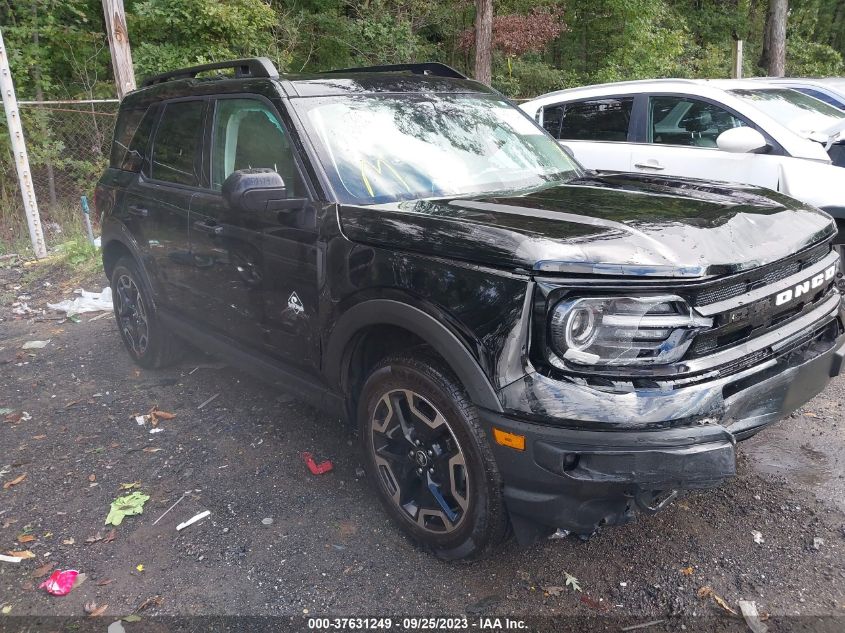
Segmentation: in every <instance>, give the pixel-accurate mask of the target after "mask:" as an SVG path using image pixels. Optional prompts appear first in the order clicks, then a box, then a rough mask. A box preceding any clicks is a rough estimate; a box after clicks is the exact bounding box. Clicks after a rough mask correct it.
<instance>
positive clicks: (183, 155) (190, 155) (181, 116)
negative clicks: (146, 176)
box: [150, 101, 205, 187]
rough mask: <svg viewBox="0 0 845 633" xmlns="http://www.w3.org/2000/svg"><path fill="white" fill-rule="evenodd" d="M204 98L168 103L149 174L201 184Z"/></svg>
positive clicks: (179, 182)
mask: <svg viewBox="0 0 845 633" xmlns="http://www.w3.org/2000/svg"><path fill="white" fill-rule="evenodd" d="M204 114H205V101H177V102H175V103H168V104H167V105H165V107H164V112H163V113H162V115H161V122H160V123H159V124H158V130H157V131H156V137H155V142H154V144H153V157H152V161H151V163H152V164H151V166H150V177H151V178H154V179H156V180H164V181H166V182H174V183H177V184H180V185H188V186H191V187H196V186H199V184H200V178H199V174H200V171H201V167H200V165H201V163H202V130H203V115H204Z"/></svg>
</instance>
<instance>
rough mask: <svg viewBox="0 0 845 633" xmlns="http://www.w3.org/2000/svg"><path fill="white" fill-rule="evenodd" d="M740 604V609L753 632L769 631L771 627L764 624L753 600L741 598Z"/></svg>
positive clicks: (763, 632) (765, 632) (764, 632)
mask: <svg viewBox="0 0 845 633" xmlns="http://www.w3.org/2000/svg"><path fill="white" fill-rule="evenodd" d="M738 604H739V611H740V613H742V617H743V618H744V619H745V623H746V624H747V625H748V628H749V629H751V631H752V633H767V631H768V630H769V627H767V626H766V625H765V624H763V618H761V617H760V612H759V611H758V610H757V604H756V603H755V602H754V601H753V600H740V601H739V603H738Z"/></svg>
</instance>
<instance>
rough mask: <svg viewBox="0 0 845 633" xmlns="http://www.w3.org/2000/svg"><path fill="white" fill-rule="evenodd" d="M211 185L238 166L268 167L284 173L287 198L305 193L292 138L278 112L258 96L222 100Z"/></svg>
mask: <svg viewBox="0 0 845 633" xmlns="http://www.w3.org/2000/svg"><path fill="white" fill-rule="evenodd" d="M213 143H214V144H213V146H212V151H211V174H212V175H211V184H212V187H213V188H214V189H217V190H220V189H221V188H222V186H223V181H225V180H226V178H228V177H229V175H230V174H231V173H232V172H234V171H237V170H239V169H250V168H255V167H264V168H269V169H272V170H274V171H276V172H277V173H279V174H280V175H281V176H282V180H284V181H285V187H286V188H287V192H288V197H302V196H304V188H303V186H302V181H301V179H300V177H299V172H298V170H297V168H296V163H295V162H294V158H293V150H292V148H291V144H290V138H289V137H288V135H287V133H286V132H285V130H284V128H283V127H282V124H281V122H280V121H279V118H278V116H276V113H275V112H274V111H272V110H271V109H270V108H269V107H268V106H267V105H265V104H264V103H263V102H261V101H258V100H257V99H221V100H219V101H218V102H217V111H216V114H215V117H214V142H213Z"/></svg>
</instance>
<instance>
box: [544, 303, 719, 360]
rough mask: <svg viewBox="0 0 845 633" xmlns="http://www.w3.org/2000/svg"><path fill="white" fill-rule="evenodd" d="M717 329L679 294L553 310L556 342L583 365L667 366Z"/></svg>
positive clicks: (561, 353) (556, 347)
mask: <svg viewBox="0 0 845 633" xmlns="http://www.w3.org/2000/svg"><path fill="white" fill-rule="evenodd" d="M712 324H713V321H712V319H708V318H705V317H702V316H700V315H699V314H697V313H696V312H695V311H694V310H693V309H692V308H691V307H690V305H689V304H688V303H687V302H686V301H685V300H684V299H682V298H681V297H677V296H674V295H663V296H655V297H586V298H581V299H564V300H563V301H561V302H560V303H558V304H557V305H556V306H555V307H554V309H553V310H552V315H551V322H550V330H551V343H552V347H553V348H554V351H555V353H556V354H557V355H558V356H560V358H562V359H563V360H564V361H567V362H568V363H574V364H578V365H593V366H596V365H665V364H668V363H674V362H676V361H678V360H680V359H681V358H682V357H683V355H684V353H685V352H686V351H687V348H688V347H689V346H690V343H692V339H693V338H694V337H695V334H696V333H697V332H698V331H700V330H702V329H705V328H708V327H710V326H711V325H712Z"/></svg>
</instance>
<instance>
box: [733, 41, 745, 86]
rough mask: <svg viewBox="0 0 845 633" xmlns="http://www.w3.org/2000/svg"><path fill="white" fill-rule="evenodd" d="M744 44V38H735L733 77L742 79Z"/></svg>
mask: <svg viewBox="0 0 845 633" xmlns="http://www.w3.org/2000/svg"><path fill="white" fill-rule="evenodd" d="M742 44H743V41H742V40H734V50H733V67H732V68H731V77H733V78H734V79H742Z"/></svg>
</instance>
